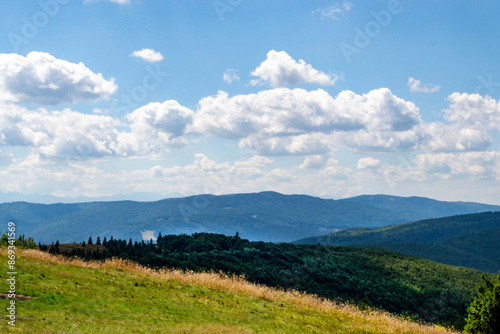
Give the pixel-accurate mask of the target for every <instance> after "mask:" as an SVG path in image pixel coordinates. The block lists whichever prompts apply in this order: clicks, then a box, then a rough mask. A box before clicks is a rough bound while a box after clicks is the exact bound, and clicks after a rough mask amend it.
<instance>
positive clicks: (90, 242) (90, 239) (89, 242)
mask: <svg viewBox="0 0 500 334" xmlns="http://www.w3.org/2000/svg"><path fill="white" fill-rule="evenodd" d="M87 244H89V245H92V237H90V238H89V241H88V242H87Z"/></svg>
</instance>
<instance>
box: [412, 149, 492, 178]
mask: <svg viewBox="0 0 500 334" xmlns="http://www.w3.org/2000/svg"><path fill="white" fill-rule="evenodd" d="M415 162H416V164H417V165H416V169H417V170H418V171H419V172H421V173H422V174H441V177H445V178H448V177H457V176H479V177H492V176H493V177H494V175H493V174H494V172H495V169H496V167H497V166H498V164H500V153H499V152H465V153H456V154H453V153H439V154H419V155H417V156H415Z"/></svg>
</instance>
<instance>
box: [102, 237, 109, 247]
mask: <svg viewBox="0 0 500 334" xmlns="http://www.w3.org/2000/svg"><path fill="white" fill-rule="evenodd" d="M102 245H103V246H107V245H108V240H107V239H106V237H104V240H103V241H102Z"/></svg>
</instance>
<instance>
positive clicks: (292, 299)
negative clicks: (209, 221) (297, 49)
mask: <svg viewBox="0 0 500 334" xmlns="http://www.w3.org/2000/svg"><path fill="white" fill-rule="evenodd" d="M5 252H6V250H5V249H1V248H0V254H1V253H3V254H5ZM19 256H21V257H25V258H28V259H31V260H41V261H48V262H52V263H58V264H64V265H72V266H79V267H87V268H94V269H104V270H119V271H126V272H131V273H134V274H136V275H138V276H147V277H150V278H152V279H154V280H158V281H165V280H175V281H179V282H183V283H187V284H195V285H200V286H203V287H206V288H209V289H213V290H216V291H224V292H231V293H234V294H244V295H247V296H251V297H255V298H262V299H266V300H270V301H274V302H281V303H287V304H290V305H292V306H293V307H295V308H296V309H297V310H298V311H301V310H309V311H310V310H313V311H317V312H321V313H324V314H327V315H328V316H332V317H335V318H340V319H343V320H345V321H346V322H351V323H353V324H356V327H358V328H359V326H362V327H363V328H365V329H367V330H369V329H376V330H378V331H379V332H380V331H381V332H383V333H429V334H430V333H440V334H443V333H459V332H457V331H454V330H451V329H448V328H444V327H441V326H432V325H423V324H418V323H414V322H411V321H408V320H406V319H403V318H401V317H398V316H395V315H392V314H390V313H387V312H383V311H378V310H369V311H367V310H361V309H359V308H358V307H356V306H354V305H350V304H344V303H336V302H333V301H330V300H325V299H322V298H319V297H318V296H315V295H311V294H306V293H300V292H297V291H284V290H280V289H276V288H271V287H267V286H264V285H259V284H254V283H251V282H248V281H247V280H245V279H244V277H240V276H227V275H225V274H222V273H207V272H202V273H199V272H184V271H181V270H171V269H161V270H154V269H151V268H147V267H144V266H141V265H139V264H137V263H135V262H132V261H129V260H122V259H116V258H114V259H110V260H106V261H105V262H100V261H83V260H81V259H77V258H73V259H71V258H66V257H63V256H56V255H51V254H48V253H46V252H41V251H38V250H23V251H22V252H20V253H19ZM204 330H206V328H201V327H196V326H193V327H192V328H188V329H186V331H184V330H182V331H180V332H185V333H188V332H194V333H196V332H205V331H204ZM214 332H221V333H230V332H231V330H230V328H219V329H217V330H215V331H214Z"/></svg>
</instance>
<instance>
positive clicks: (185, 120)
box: [123, 100, 194, 151]
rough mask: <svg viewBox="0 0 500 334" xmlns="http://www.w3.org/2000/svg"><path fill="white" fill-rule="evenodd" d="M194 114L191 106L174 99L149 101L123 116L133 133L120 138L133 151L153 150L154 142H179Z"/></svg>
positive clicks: (156, 143)
mask: <svg viewBox="0 0 500 334" xmlns="http://www.w3.org/2000/svg"><path fill="white" fill-rule="evenodd" d="M193 116H194V113H193V111H192V110H191V109H189V108H186V107H184V106H182V105H180V104H179V103H178V102H177V101H174V100H168V101H165V102H163V103H159V102H153V103H149V104H148V105H145V106H143V107H140V108H138V109H136V110H134V111H133V112H132V113H130V114H128V115H127V116H126V118H127V120H129V121H130V124H129V126H130V128H131V130H132V132H131V133H130V134H128V135H124V137H123V140H124V142H127V145H129V146H130V149H131V150H133V151H141V150H146V151H148V150H152V149H153V150H154V149H155V146H156V145H160V146H165V145H166V146H179V145H182V144H184V143H185V142H186V140H185V138H184V137H183V135H184V134H185V133H186V129H187V127H188V126H189V125H190V124H191V123H192V121H193ZM156 149H157V148H156Z"/></svg>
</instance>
